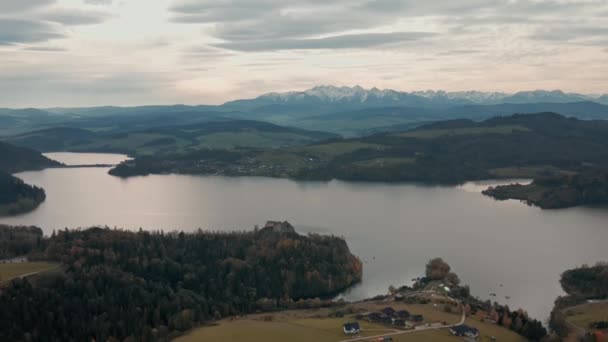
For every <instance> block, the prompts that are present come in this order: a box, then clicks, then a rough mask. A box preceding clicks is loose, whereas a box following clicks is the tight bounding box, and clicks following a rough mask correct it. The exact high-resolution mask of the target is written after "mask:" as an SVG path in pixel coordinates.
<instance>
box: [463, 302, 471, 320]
mask: <svg viewBox="0 0 608 342" xmlns="http://www.w3.org/2000/svg"><path fill="white" fill-rule="evenodd" d="M464 314H465V315H466V316H467V317H469V316H471V305H470V304H469V303H467V304H465V305H464Z"/></svg>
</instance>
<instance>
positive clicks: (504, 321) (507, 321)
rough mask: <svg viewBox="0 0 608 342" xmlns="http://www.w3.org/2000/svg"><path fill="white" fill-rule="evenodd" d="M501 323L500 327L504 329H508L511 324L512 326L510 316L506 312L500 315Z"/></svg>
mask: <svg viewBox="0 0 608 342" xmlns="http://www.w3.org/2000/svg"><path fill="white" fill-rule="evenodd" d="M501 321H502V322H501V324H502V326H503V327H505V328H510V327H511V324H513V320H512V319H511V316H510V315H509V313H508V312H505V313H504V314H503V315H502V319H501Z"/></svg>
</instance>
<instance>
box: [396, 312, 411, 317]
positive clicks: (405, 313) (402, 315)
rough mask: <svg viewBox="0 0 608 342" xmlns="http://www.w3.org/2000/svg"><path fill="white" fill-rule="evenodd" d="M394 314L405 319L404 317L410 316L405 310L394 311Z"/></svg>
mask: <svg viewBox="0 0 608 342" xmlns="http://www.w3.org/2000/svg"><path fill="white" fill-rule="evenodd" d="M395 316H397V317H399V318H402V319H405V318H408V317H410V313H409V312H408V311H407V310H400V311H397V312H395Z"/></svg>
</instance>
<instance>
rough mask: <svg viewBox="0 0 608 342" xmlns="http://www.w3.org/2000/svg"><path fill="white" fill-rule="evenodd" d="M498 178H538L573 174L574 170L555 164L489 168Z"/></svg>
mask: <svg viewBox="0 0 608 342" xmlns="http://www.w3.org/2000/svg"><path fill="white" fill-rule="evenodd" d="M489 172H490V174H492V175H493V176H495V177H497V178H538V177H541V176H559V175H571V174H574V172H571V171H566V170H561V169H559V168H556V167H554V166H550V165H547V166H524V167H517V166H512V167H503V168H497V169H491V170H489Z"/></svg>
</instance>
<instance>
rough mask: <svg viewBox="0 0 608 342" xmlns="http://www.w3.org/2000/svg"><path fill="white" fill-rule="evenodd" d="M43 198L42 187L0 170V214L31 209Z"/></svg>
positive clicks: (14, 213) (44, 197)
mask: <svg viewBox="0 0 608 342" xmlns="http://www.w3.org/2000/svg"><path fill="white" fill-rule="evenodd" d="M45 199H46V194H45V192H44V190H43V189H41V188H39V187H37V186H32V185H29V184H26V183H24V182H23V181H22V180H21V179H19V178H17V177H14V176H11V175H9V174H7V173H4V172H1V171H0V216H4V215H17V214H21V213H25V212H28V211H32V210H34V209H36V208H37V207H38V206H39V205H40V203H42V202H43V201H44V200H45Z"/></svg>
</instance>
